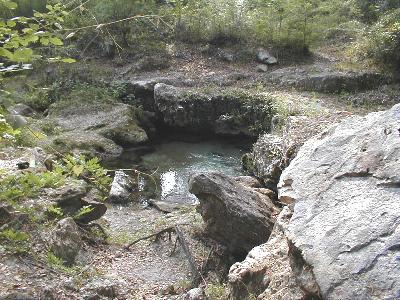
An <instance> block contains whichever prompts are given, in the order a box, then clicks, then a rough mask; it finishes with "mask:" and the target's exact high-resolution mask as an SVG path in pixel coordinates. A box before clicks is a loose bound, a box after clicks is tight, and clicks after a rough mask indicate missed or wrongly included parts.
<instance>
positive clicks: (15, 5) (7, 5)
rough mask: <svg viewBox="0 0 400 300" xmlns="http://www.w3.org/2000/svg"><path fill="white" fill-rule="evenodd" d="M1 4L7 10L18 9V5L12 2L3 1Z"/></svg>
mask: <svg viewBox="0 0 400 300" xmlns="http://www.w3.org/2000/svg"><path fill="white" fill-rule="evenodd" d="M3 4H4V5H5V6H6V7H7V8H8V9H16V8H17V7H18V4H17V3H15V2H12V1H5V2H3Z"/></svg>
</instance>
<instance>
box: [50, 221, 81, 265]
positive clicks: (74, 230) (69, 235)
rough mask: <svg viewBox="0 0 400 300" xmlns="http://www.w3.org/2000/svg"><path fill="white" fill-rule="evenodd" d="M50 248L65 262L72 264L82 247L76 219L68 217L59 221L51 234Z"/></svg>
mask: <svg viewBox="0 0 400 300" xmlns="http://www.w3.org/2000/svg"><path fill="white" fill-rule="evenodd" d="M49 246H50V250H51V251H53V253H54V255H56V256H57V257H59V258H61V259H62V260H63V261H64V262H65V264H67V265H72V264H73V263H74V262H75V257H76V256H77V255H78V253H79V251H80V249H81V247H82V239H81V235H80V232H79V228H78V226H77V225H76V223H75V221H74V220H73V219H72V218H70V217H68V218H65V219H62V220H61V221H59V222H58V223H57V224H56V226H55V228H54V230H53V231H52V232H51V234H50V245H49Z"/></svg>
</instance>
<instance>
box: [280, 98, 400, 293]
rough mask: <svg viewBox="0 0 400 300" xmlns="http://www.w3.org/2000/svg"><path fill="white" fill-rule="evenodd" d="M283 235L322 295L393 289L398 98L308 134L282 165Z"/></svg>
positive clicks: (399, 173) (399, 193)
mask: <svg viewBox="0 0 400 300" xmlns="http://www.w3.org/2000/svg"><path fill="white" fill-rule="evenodd" d="M279 197H280V200H281V201H283V202H286V203H288V204H289V205H290V206H293V205H294V213H293V217H292V219H291V221H290V224H289V229H288V230H289V236H290V238H291V240H292V241H293V242H294V244H295V246H296V247H297V248H298V249H299V250H300V251H301V253H302V254H303V257H304V259H305V260H306V262H307V263H308V264H310V265H311V266H312V267H313V270H314V274H315V278H316V280H317V283H318V284H319V286H320V289H321V294H322V296H323V298H324V299H342V300H343V299H398V297H399V296H400V265H399V258H400V228H399V226H398V225H399V224H400V217H399V216H400V201H399V200H400V105H396V106H394V107H393V108H392V109H391V110H388V111H385V112H378V113H372V114H369V115H368V116H366V117H352V118H349V119H347V120H345V121H343V122H342V123H340V124H339V125H336V126H334V127H332V128H331V129H330V130H329V131H327V132H325V133H324V134H322V135H321V136H319V137H316V138H313V139H311V140H310V141H308V142H307V143H306V144H304V146H303V147H302V148H301V149H300V151H299V153H298V155H297V157H296V158H295V159H294V160H293V161H292V162H291V164H290V166H289V167H288V168H287V169H286V170H285V171H284V172H283V174H282V176H281V180H280V183H279Z"/></svg>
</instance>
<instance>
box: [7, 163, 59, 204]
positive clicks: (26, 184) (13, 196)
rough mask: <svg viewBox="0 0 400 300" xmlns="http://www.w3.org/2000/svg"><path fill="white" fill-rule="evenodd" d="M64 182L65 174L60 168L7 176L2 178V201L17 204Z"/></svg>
mask: <svg viewBox="0 0 400 300" xmlns="http://www.w3.org/2000/svg"><path fill="white" fill-rule="evenodd" d="M64 183H65V176H64V175H63V174H62V173H61V172H60V171H58V170H56V171H53V172H44V173H37V174H35V173H25V174H18V175H12V176H7V177H5V178H2V179H1V180H0V202H7V203H10V204H15V203H18V202H19V201H21V200H23V199H25V198H35V197H37V196H39V195H40V192H41V190H42V189H44V188H56V187H60V186H62V185H63V184H64Z"/></svg>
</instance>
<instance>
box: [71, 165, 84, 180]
mask: <svg viewBox="0 0 400 300" xmlns="http://www.w3.org/2000/svg"><path fill="white" fill-rule="evenodd" d="M83 169H84V167H83V166H82V165H75V166H74V167H73V168H72V172H73V173H74V175H75V176H76V177H79V176H80V175H81V174H82V172H83Z"/></svg>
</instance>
